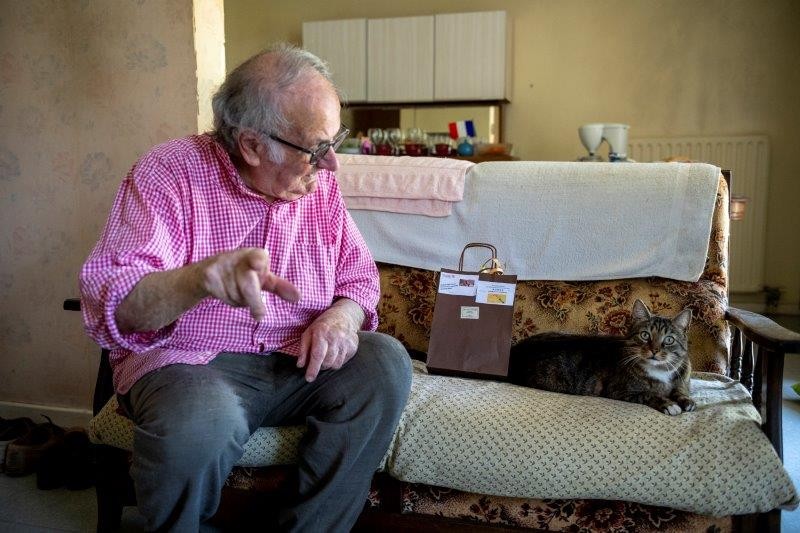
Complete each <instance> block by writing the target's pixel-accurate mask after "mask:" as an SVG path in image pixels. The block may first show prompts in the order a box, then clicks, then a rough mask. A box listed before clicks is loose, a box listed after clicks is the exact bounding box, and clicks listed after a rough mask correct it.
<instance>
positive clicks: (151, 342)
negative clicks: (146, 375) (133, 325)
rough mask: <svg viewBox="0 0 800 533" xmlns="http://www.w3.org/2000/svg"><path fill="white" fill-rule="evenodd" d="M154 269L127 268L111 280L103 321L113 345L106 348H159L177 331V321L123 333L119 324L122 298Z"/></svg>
mask: <svg viewBox="0 0 800 533" xmlns="http://www.w3.org/2000/svg"><path fill="white" fill-rule="evenodd" d="M151 272H153V271H150V270H146V269H138V268H137V269H125V270H124V271H122V272H120V273H119V274H118V275H117V276H116V277H115V278H113V279H112V280H110V281H109V289H108V294H107V295H106V298H104V304H103V319H104V320H103V322H104V324H105V329H106V338H107V339H108V340H110V342H111V343H112V346H106V348H122V349H124V350H128V351H130V352H133V353H141V352H145V351H147V350H151V349H153V348H158V347H159V346H161V345H163V344H164V343H166V342H167V340H169V338H170V337H171V336H172V334H173V332H174V331H175V326H176V324H177V321H175V322H172V323H171V324H168V325H166V326H164V327H163V328H160V329H158V330H155V331H135V332H132V333H122V332H121V331H120V330H119V327H118V326H117V319H116V312H117V307H119V304H120V303H122V300H124V299H125V297H126V296H127V295H128V294H129V293H130V292H131V291H132V290H133V288H134V287H135V286H136V284H137V283H139V281H141V279H142V278H143V277H145V276H146V275H148V274H150V273H151Z"/></svg>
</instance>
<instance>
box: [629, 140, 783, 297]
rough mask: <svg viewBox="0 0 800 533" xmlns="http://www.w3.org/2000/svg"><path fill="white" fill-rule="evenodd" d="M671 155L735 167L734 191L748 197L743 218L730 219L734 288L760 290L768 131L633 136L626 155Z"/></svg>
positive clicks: (644, 157) (646, 158)
mask: <svg viewBox="0 0 800 533" xmlns="http://www.w3.org/2000/svg"><path fill="white" fill-rule="evenodd" d="M673 156H680V157H686V158H689V159H691V160H692V161H700V162H705V163H712V164H714V165H716V166H718V167H720V168H724V169H730V170H731V171H732V172H733V178H732V185H733V191H732V194H733V195H735V196H746V197H747V198H749V203H748V204H747V210H746V212H745V215H744V219H742V220H734V221H731V241H730V291H731V292H756V291H761V290H762V289H763V287H764V247H765V244H766V233H767V182H768V179H769V139H767V137H766V136H764V135H752V136H737V137H667V138H661V139H634V140H632V141H631V142H630V146H629V150H628V157H630V158H632V159H634V160H636V161H641V162H650V161H661V160H662V159H665V158H667V157H673Z"/></svg>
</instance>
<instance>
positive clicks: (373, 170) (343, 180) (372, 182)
mask: <svg viewBox="0 0 800 533" xmlns="http://www.w3.org/2000/svg"><path fill="white" fill-rule="evenodd" d="M338 158H339V171H338V172H337V173H336V177H337V180H338V182H339V188H340V189H341V191H342V195H343V196H344V199H345V203H346V204H347V207H348V208H350V209H368V210H373V211H389V212H393V213H408V214H417V215H427V216H432V217H444V216H447V215H449V214H450V212H451V210H452V205H453V202H460V201H461V200H462V199H463V198H464V177H465V176H466V173H467V171H468V170H469V169H470V168H472V167H473V166H474V164H475V163H471V162H469V161H461V160H457V159H446V158H438V157H408V156H398V157H395V156H374V155H348V154H342V155H339V156H338Z"/></svg>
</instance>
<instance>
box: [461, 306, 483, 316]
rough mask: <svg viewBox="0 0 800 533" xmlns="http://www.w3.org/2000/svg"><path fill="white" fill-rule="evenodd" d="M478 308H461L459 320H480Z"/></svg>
mask: <svg viewBox="0 0 800 533" xmlns="http://www.w3.org/2000/svg"><path fill="white" fill-rule="evenodd" d="M480 312H481V310H480V308H479V307H476V306H472V305H462V306H461V318H466V319H470V320H478V319H479V318H480Z"/></svg>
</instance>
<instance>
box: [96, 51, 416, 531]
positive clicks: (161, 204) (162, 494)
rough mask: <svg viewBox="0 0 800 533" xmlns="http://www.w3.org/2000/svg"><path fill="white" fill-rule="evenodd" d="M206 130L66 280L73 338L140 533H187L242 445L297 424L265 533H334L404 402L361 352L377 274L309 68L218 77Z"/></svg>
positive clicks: (290, 54)
mask: <svg viewBox="0 0 800 533" xmlns="http://www.w3.org/2000/svg"><path fill="white" fill-rule="evenodd" d="M213 107H214V116H215V124H214V126H215V130H214V132H213V134H209V135H195V136H190V137H186V138H183V139H178V140H174V141H171V142H168V143H166V144H163V145H160V146H157V147H156V148H154V149H153V150H152V151H150V152H149V153H148V154H146V155H145V156H144V157H143V158H142V159H141V160H140V161H139V162H138V163H137V164H136V165H135V166H134V168H133V169H132V170H131V172H130V174H129V175H128V176H127V177H126V178H125V180H124V181H123V183H122V185H121V186H120V189H119V191H118V194H117V197H116V199H115V201H114V205H113V207H112V209H111V214H110V217H109V219H108V222H107V225H106V228H105V230H104V231H103V234H102V236H101V238H100V241H99V242H98V243H97V245H96V246H95V248H94V250H93V251H92V253H91V255H90V256H89V258H88V259H87V261H86V264H85V265H84V267H83V269H82V271H81V279H80V281H81V295H82V303H83V309H84V321H85V324H86V328H87V331H88V332H89V334H90V335H91V336H92V337H93V338H94V339H95V340H96V341H97V342H98V343H99V344H101V345H102V346H104V347H107V348H110V349H111V356H110V360H111V364H112V367H113V371H114V384H115V387H116V389H117V394H118V397H119V399H120V404H121V405H122V406H123V408H124V409H125V410H126V411H127V412H128V414H129V416H130V417H131V418H132V420H133V421H134V423H135V425H136V428H135V434H134V452H133V465H132V467H131V475H132V477H133V479H134V483H135V486H136V495H137V500H138V504H139V510H140V512H141V513H142V514H143V515H144V517H145V518H146V520H147V527H148V529H152V530H156V529H158V530H175V531H197V530H198V528H199V527H200V524H201V523H202V522H203V521H205V520H207V519H208V518H210V517H211V516H212V515H213V514H214V512H215V511H216V509H217V506H218V504H219V498H220V490H221V488H222V485H223V483H224V481H225V478H226V477H227V475H228V473H229V472H230V471H231V469H232V468H233V466H234V465H235V464H236V462H237V460H238V459H239V458H240V457H241V455H242V453H243V446H244V444H245V442H247V440H248V438H249V437H250V435H251V434H252V433H253V432H254V431H255V430H256V429H257V428H258V427H260V426H265V425H269V426H276V425H286V424H297V423H304V424H305V425H306V427H307V432H306V435H305V437H304V438H303V440H302V442H301V445H300V449H299V457H300V460H299V465H298V470H299V475H298V480H297V489H298V490H297V494H296V495H294V498H293V499H292V501H291V502H289V504H288V506H287V507H286V508H284V509H283V510H282V511H281V513H280V515H279V522H280V526H281V528H282V529H286V530H292V531H347V530H349V529H350V527H351V526H352V525H353V523H354V522H355V520H356V519H357V517H358V515H359V513H360V511H361V509H362V508H363V506H364V503H365V501H366V496H367V492H368V490H369V484H370V479H371V478H372V475H373V473H374V472H375V469H376V468H377V467H378V464H379V462H380V460H381V458H382V456H383V455H384V454H385V452H386V450H387V448H388V446H389V443H390V440H391V438H392V435H393V432H394V429H395V427H396V425H397V422H398V420H399V417H400V414H401V412H402V410H403V407H404V406H405V402H406V399H407V397H408V391H409V387H410V379H411V378H410V375H411V372H410V368H411V366H410V361H409V358H408V354H407V353H406V351H405V350H404V349H403V347H402V345H401V344H400V343H399V342H398V341H397V340H395V339H393V338H391V337H388V336H386V335H382V334H379V333H374V332H372V331H363V330H374V329H375V327H376V325H377V315H376V305H377V301H378V295H379V285H378V274H377V269H376V267H375V264H374V261H373V259H372V257H371V255H370V253H369V250H368V249H367V247H366V245H365V243H364V241H363V239H362V237H361V235H360V234H359V232H358V230H357V228H356V227H355V225H354V224H353V221H352V220H351V218H350V216H349V215H348V213H347V210H346V209H345V206H344V203H343V201H342V198H341V194H340V192H339V189H338V187H337V184H336V180H335V178H334V172H335V171H336V169H337V167H338V162H337V160H336V155H335V153H334V150H335V149H336V148H337V147H338V146H339V144H341V142H342V141H343V140H344V138H345V137H346V136H347V134H348V131H347V129H346V128H345V127H344V126H342V125H341V124H340V121H339V109H340V104H339V98H338V96H337V92H336V90H335V88H334V86H333V84H332V82H331V79H330V74H329V72H328V70H327V68H326V67H325V65H324V63H322V62H321V61H320V60H319V59H318V58H316V57H315V56H313V55H312V54H309V53H308V52H305V51H303V50H300V49H297V48H293V47H291V46H287V45H280V46H277V47H274V48H272V49H270V50H267V51H266V52H263V53H261V54H259V55H257V56H255V57H253V58H251V59H249V60H248V61H246V62H245V63H244V64H242V65H241V66H239V67H238V68H237V69H236V70H234V71H233V72H231V73H230V74H229V76H228V78H227V79H226V81H225V83H224V84H223V86H222V87H221V88H220V90H219V91H218V93H217V94H216V95H215V96H214V101H213Z"/></svg>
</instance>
